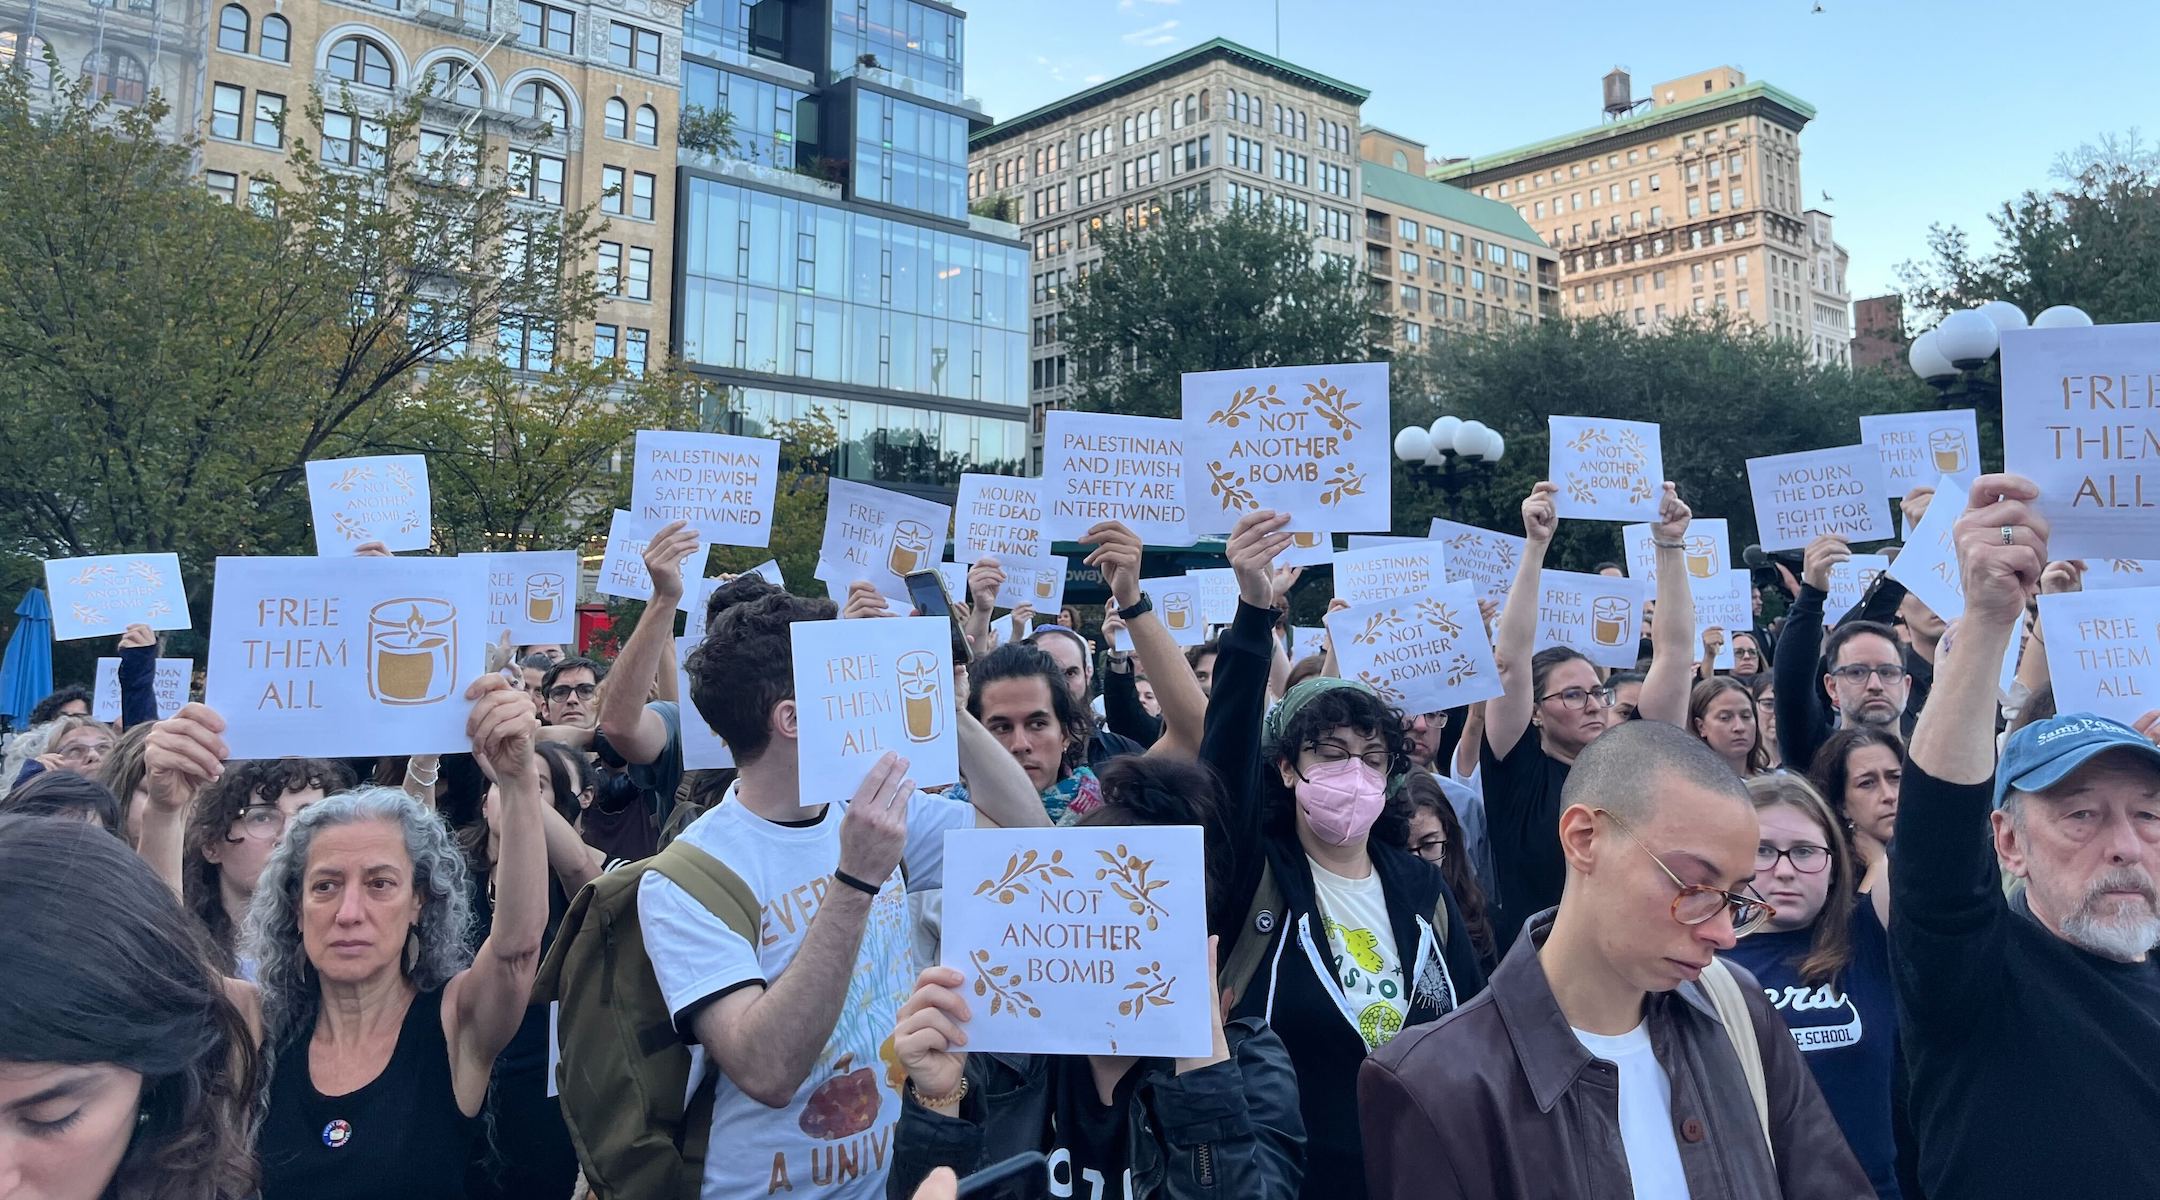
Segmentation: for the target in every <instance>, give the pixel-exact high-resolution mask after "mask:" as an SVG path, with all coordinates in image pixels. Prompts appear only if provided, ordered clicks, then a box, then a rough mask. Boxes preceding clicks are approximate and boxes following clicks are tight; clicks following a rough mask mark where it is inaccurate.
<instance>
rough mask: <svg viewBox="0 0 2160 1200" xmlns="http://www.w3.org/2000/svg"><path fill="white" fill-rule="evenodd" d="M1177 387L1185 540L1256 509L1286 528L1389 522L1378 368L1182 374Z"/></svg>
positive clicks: (1387, 453)
mask: <svg viewBox="0 0 2160 1200" xmlns="http://www.w3.org/2000/svg"><path fill="white" fill-rule="evenodd" d="M1179 388H1180V391H1181V393H1182V399H1183V406H1184V415H1185V495H1186V496H1187V497H1188V498H1189V499H1190V503H1191V506H1192V513H1193V516H1192V525H1193V531H1194V532H1195V533H1201V534H1210V533H1220V534H1227V533H1229V532H1230V530H1231V528H1232V527H1233V526H1235V525H1236V524H1237V522H1238V518H1239V517H1241V516H1243V515H1244V514H1246V513H1248V512H1252V511H1255V510H1258V509H1267V510H1270V511H1273V512H1277V513H1288V514H1290V524H1289V528H1290V529H1293V530H1300V529H1303V530H1312V531H1314V532H1318V531H1320V530H1322V529H1386V528H1388V526H1389V525H1390V524H1392V522H1393V520H1394V514H1393V511H1392V509H1391V508H1390V496H1391V490H1390V489H1391V480H1392V476H1391V474H1390V468H1391V465H1392V458H1391V455H1392V453H1393V451H1392V450H1391V448H1390V442H1389V440H1388V439H1389V438H1390V437H1391V436H1393V435H1392V434H1391V433H1390V432H1389V427H1388V365H1387V364H1386V363H1384V362H1376V363H1342V364H1334V365H1330V366H1312V367H1255V368H1249V369H1245V370H1237V371H1200V372H1188V373H1187V374H1185V375H1184V376H1183V377H1182V379H1181V380H1180V383H1179Z"/></svg>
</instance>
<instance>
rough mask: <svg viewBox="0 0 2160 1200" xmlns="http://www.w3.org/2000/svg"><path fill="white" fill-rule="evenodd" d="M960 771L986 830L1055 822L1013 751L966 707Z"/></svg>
mask: <svg viewBox="0 0 2160 1200" xmlns="http://www.w3.org/2000/svg"><path fill="white" fill-rule="evenodd" d="M958 716H959V724H958V729H959V732H960V774H961V776H962V777H963V778H965V779H966V780H967V790H968V802H969V803H971V804H973V805H974V806H975V824H976V825H977V826H978V827H981V828H986V829H1042V828H1048V827H1049V826H1050V825H1052V824H1054V823H1055V822H1053V821H1051V820H1050V812H1049V810H1048V809H1046V808H1044V807H1043V802H1042V793H1040V792H1038V791H1036V790H1035V785H1034V784H1033V783H1031V782H1029V781H1028V777H1027V771H1026V769H1025V768H1023V767H1022V766H1021V765H1020V760H1019V759H1017V758H1014V757H1013V756H1012V752H1011V751H1009V750H1007V749H1005V747H1003V746H1001V745H999V744H998V740H997V738H996V736H994V735H993V734H992V733H991V732H990V731H989V730H987V729H984V728H983V727H982V722H980V721H978V720H976V719H975V717H974V714H972V713H970V712H968V710H966V709H965V708H963V709H961V710H960V711H959V714H958ZM881 878H882V877H881Z"/></svg>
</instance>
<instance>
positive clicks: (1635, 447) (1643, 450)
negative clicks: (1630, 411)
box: [1620, 429, 1649, 463]
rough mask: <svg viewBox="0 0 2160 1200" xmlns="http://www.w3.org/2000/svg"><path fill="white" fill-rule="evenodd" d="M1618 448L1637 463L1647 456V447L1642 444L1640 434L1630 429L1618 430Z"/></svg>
mask: <svg viewBox="0 0 2160 1200" xmlns="http://www.w3.org/2000/svg"><path fill="white" fill-rule="evenodd" d="M1620 448H1621V449H1622V450H1625V451H1627V452H1628V454H1629V456H1631V457H1632V458H1634V460H1635V461H1636V462H1638V463H1639V462H1641V461H1642V460H1643V459H1645V458H1647V457H1649V447H1647V446H1645V445H1643V440H1642V435H1641V434H1639V433H1637V432H1635V431H1634V430H1632V429H1623V430H1621V431H1620Z"/></svg>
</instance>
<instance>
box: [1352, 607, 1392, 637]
mask: <svg viewBox="0 0 2160 1200" xmlns="http://www.w3.org/2000/svg"><path fill="white" fill-rule="evenodd" d="M1402 623H1403V620H1402V618H1401V617H1400V616H1397V615H1396V613H1395V610H1394V609H1392V608H1391V609H1388V610H1387V611H1385V612H1376V613H1374V614H1373V615H1371V616H1369V617H1367V618H1365V628H1363V629H1360V630H1358V631H1357V632H1356V633H1353V634H1351V635H1350V640H1351V641H1352V642H1353V643H1355V644H1357V645H1360V646H1366V645H1370V644H1372V643H1374V642H1377V641H1379V640H1380V635H1381V634H1383V633H1386V632H1387V631H1388V630H1390V629H1395V628H1399V627H1400V626H1401V625H1402Z"/></svg>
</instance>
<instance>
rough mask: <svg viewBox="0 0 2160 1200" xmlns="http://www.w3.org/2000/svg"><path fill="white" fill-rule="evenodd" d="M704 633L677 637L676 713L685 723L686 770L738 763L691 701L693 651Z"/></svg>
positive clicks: (683, 763)
mask: <svg viewBox="0 0 2160 1200" xmlns="http://www.w3.org/2000/svg"><path fill="white" fill-rule="evenodd" d="M704 640H705V638H704V636H703V635H702V634H699V635H694V636H691V637H679V638H676V639H675V694H676V695H677V696H679V697H681V703H680V706H679V708H680V711H679V712H678V713H677V716H678V717H679V719H680V720H681V723H682V765H683V770H685V771H705V770H717V769H719V768H721V767H732V766H734V765H735V755H734V753H733V752H732V751H730V750H729V749H728V745H727V743H726V742H725V741H722V740H721V738H720V735H719V734H717V733H714V732H713V730H712V726H710V725H707V724H706V723H705V718H704V716H703V715H701V714H700V713H699V712H698V710H697V705H696V704H693V703H691V700H690V654H691V652H692V651H694V650H696V649H697V648H698V643H699V642H702V641H704Z"/></svg>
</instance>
